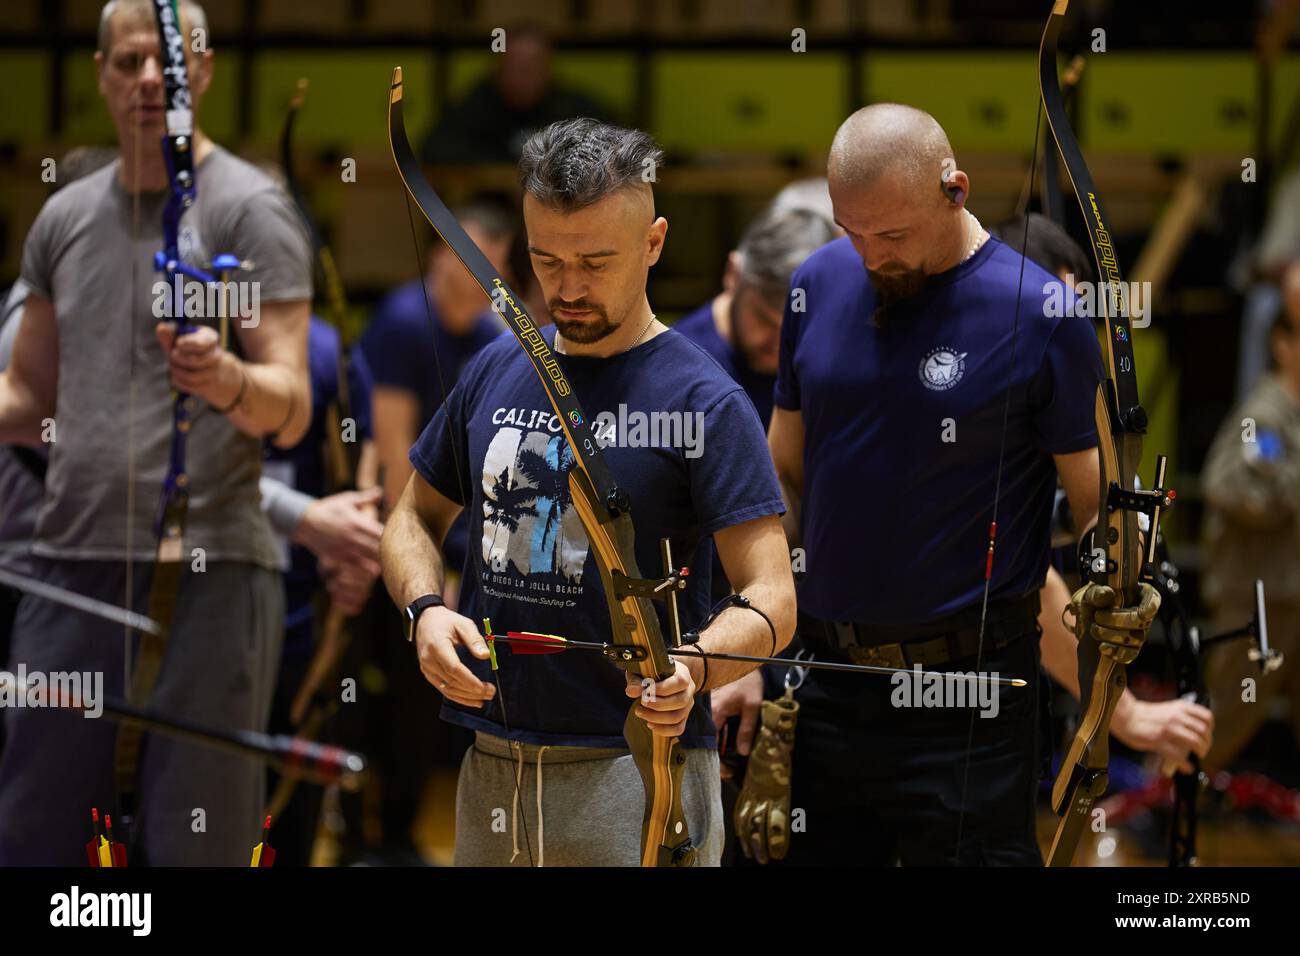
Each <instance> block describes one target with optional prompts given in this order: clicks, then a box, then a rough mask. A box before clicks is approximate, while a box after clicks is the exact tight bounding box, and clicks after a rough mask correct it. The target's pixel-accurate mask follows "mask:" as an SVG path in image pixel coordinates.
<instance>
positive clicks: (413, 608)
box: [406, 594, 447, 641]
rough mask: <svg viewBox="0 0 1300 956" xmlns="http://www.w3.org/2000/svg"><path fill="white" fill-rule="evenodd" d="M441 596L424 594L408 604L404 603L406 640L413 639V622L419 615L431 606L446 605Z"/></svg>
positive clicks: (418, 618) (414, 622)
mask: <svg viewBox="0 0 1300 956" xmlns="http://www.w3.org/2000/svg"><path fill="white" fill-rule="evenodd" d="M446 606H447V605H446V604H445V603H444V602H443V600H442V598H441V597H439V596H438V595H436V594H426V595H424V596H423V597H418V598H416V599H415V600H414V601H412V602H411V603H410V604H408V605H406V639H407V641H414V640H415V624H416V622H417V621H419V620H420V615H421V614H423V613H424V612H425V611H427V610H428V609H429V608H431V607H446Z"/></svg>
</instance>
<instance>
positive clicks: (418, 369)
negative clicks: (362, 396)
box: [360, 281, 505, 424]
mask: <svg viewBox="0 0 1300 956" xmlns="http://www.w3.org/2000/svg"><path fill="white" fill-rule="evenodd" d="M430 309H433V318H432V320H430V317H429V310H430ZM437 316H438V313H437V306H436V305H434V304H433V302H432V300H430V301H429V304H428V305H427V306H426V304H425V297H424V288H423V283H421V282H418V281H417V282H408V283H407V284H406V285H403V286H399V287H398V288H396V289H394V290H393V291H392V292H390V293H389V294H388V295H387V296H385V297H384V299H383V301H381V302H380V303H379V306H378V308H376V309H375V314H374V316H373V317H372V318H371V320H370V324H369V325H368V326H367V327H366V331H365V334H364V335H362V336H361V342H360V348H361V350H362V351H363V352H365V353H366V358H367V359H368V360H369V362H370V370H371V372H372V373H373V374H374V377H375V384H376V385H387V386H389V387H392V388H400V389H404V390H406V391H408V392H414V393H415V394H416V395H418V396H419V398H420V421H421V422H422V423H425V424H427V423H428V421H429V419H431V418H432V417H433V413H434V412H436V411H437V410H438V406H440V405H441V404H442V395H443V393H442V385H439V381H438V363H437V359H439V358H441V359H442V364H441V370H442V384H443V385H445V386H446V389H447V391H448V392H450V391H451V389H452V387H453V386H454V385H455V384H456V380H457V378H459V377H460V374H461V372H462V371H463V370H464V368H465V365H466V364H467V363H468V362H469V360H470V359H471V358H473V357H474V356H475V355H476V354H477V353H478V351H479V350H480V349H482V348H483V346H485V345H487V344H488V343H489V342H491V341H492V340H493V339H494V338H496V337H497V336H498V335H500V334H501V333H502V332H503V331H505V326H504V325H503V324H502V321H501V318H500V316H498V315H497V314H496V313H495V312H493V311H492V310H491V309H489V308H487V307H486V300H485V305H484V311H483V314H482V315H481V316H479V320H478V324H477V325H475V326H474V328H473V329H472V330H471V331H470V333H469V334H468V335H452V334H451V333H450V332H448V331H447V330H446V329H445V328H443V326H442V323H441V322H439V321H438V318H437Z"/></svg>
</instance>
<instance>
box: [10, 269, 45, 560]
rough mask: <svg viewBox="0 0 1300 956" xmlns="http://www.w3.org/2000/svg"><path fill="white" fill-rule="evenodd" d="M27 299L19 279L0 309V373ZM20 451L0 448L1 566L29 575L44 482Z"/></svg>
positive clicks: (36, 455) (36, 452) (34, 453)
mask: <svg viewBox="0 0 1300 956" xmlns="http://www.w3.org/2000/svg"><path fill="white" fill-rule="evenodd" d="M26 301H27V285H26V283H24V282H23V281H22V280H21V279H19V280H18V281H17V282H15V283H14V286H13V288H12V289H11V290H10V291H9V296H8V298H7V299H6V300H5V303H4V309H3V311H0V372H3V371H4V370H5V369H6V368H8V367H9V363H10V361H12V359H13V354H14V339H16V338H17V337H18V326H19V325H21V324H22V323H21V322H20V321H19V320H20V319H21V318H22V314H23V304H24V303H25V302H26ZM29 451H30V457H29V458H28V459H27V460H28V461H35V460H37V459H41V460H43V459H44V458H45V449H44V448H39V449H37V448H33V449H30V450H29ZM19 454H20V452H19V451H17V450H15V449H14V448H12V447H6V448H0V566H3V567H6V568H10V569H11V570H14V571H17V572H19V573H20V574H27V575H30V574H31V573H32V567H31V565H30V563H29V562H28V560H27V548H28V547H30V545H31V541H32V534H33V533H34V532H35V530H36V514H37V512H38V511H39V510H40V507H41V499H42V497H44V495H45V485H44V483H43V482H42V481H41V479H40V477H38V476H37V475H36V474H35V473H34V472H33V471H32V469H31V468H30V467H29V466H28V465H27V464H24V462H23V461H22V460H20V458H19Z"/></svg>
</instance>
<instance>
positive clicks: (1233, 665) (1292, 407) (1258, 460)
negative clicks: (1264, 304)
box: [1201, 261, 1300, 770]
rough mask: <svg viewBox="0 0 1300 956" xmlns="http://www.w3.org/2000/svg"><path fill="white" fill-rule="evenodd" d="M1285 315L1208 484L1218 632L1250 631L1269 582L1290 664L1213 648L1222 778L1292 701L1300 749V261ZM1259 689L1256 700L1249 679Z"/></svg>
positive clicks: (1208, 586) (1215, 753)
mask: <svg viewBox="0 0 1300 956" xmlns="http://www.w3.org/2000/svg"><path fill="white" fill-rule="evenodd" d="M1282 294H1283V311H1282V312H1281V314H1280V315H1279V316H1278V317H1277V320H1276V321H1275V323H1274V325H1273V330H1272V333H1271V337H1270V345H1271V348H1272V356H1273V369H1272V371H1270V372H1268V373H1266V374H1265V375H1264V376H1263V377H1262V378H1260V380H1259V381H1258V382H1257V383H1256V384H1255V386H1254V388H1253V389H1252V390H1251V393H1250V395H1249V396H1248V397H1247V399H1246V400H1245V401H1244V402H1243V403H1241V404H1240V405H1239V406H1238V407H1237V408H1236V409H1234V411H1233V412H1232V414H1230V415H1229V416H1228V417H1227V419H1226V420H1225V421H1224V422H1223V425H1222V426H1221V427H1220V429H1219V433H1218V435H1217V436H1216V437H1215V439H1214V444H1213V445H1212V446H1211V448H1210V453H1209V456H1208V457H1207V459H1206V462H1205V470H1204V472H1203V473H1202V476H1201V482H1202V488H1203V490H1204V494H1205V500H1206V504H1207V506H1208V515H1207V520H1206V523H1205V597H1206V601H1207V603H1209V605H1210V606H1211V608H1212V609H1213V612H1214V613H1213V620H1212V626H1211V628H1210V632H1211V633H1221V632H1224V631H1228V630H1233V629H1235V628H1238V627H1240V626H1241V622H1242V621H1245V620H1249V619H1250V618H1251V616H1252V614H1253V610H1254V581H1255V579H1256V578H1259V579H1260V580H1262V581H1263V582H1264V590H1265V594H1266V595H1267V601H1268V637H1269V641H1270V642H1271V644H1272V645H1273V648H1274V649H1275V650H1277V651H1279V652H1281V653H1282V655H1283V658H1284V659H1283V662H1282V664H1281V666H1280V667H1278V668H1277V669H1276V670H1274V671H1273V672H1272V673H1269V674H1264V675H1262V676H1261V675H1259V674H1258V673H1257V672H1255V671H1254V670H1253V669H1251V668H1247V667H1244V666H1243V664H1242V661H1243V659H1244V656H1245V650H1244V649H1243V646H1242V644H1241V643H1240V642H1228V643H1225V644H1221V645H1219V646H1217V647H1212V648H1211V649H1210V651H1209V652H1208V654H1207V662H1206V683H1207V686H1208V689H1209V692H1210V698H1211V703H1212V704H1213V705H1214V707H1215V708H1216V709H1217V710H1218V712H1219V726H1220V732H1219V735H1218V739H1217V740H1216V741H1215V744H1214V747H1213V748H1212V749H1211V750H1210V753H1209V755H1208V757H1207V758H1206V761H1205V763H1206V768H1207V769H1212V770H1218V769H1223V768H1224V767H1226V766H1227V765H1228V764H1230V763H1231V762H1232V760H1233V759H1234V758H1235V757H1236V756H1237V755H1238V754H1239V753H1240V752H1241V750H1242V749H1243V748H1244V747H1245V746H1246V745H1247V744H1248V743H1249V742H1250V741H1251V739H1252V738H1253V737H1254V736H1255V734H1256V733H1257V732H1258V731H1259V729H1260V727H1261V726H1262V725H1263V724H1264V723H1265V721H1267V720H1268V719H1269V717H1270V715H1271V714H1272V712H1273V711H1274V709H1275V706H1274V705H1277V704H1280V702H1281V701H1285V702H1286V705H1289V715H1288V720H1289V723H1290V727H1291V732H1292V735H1293V737H1294V739H1295V740H1296V741H1297V742H1300V707H1297V701H1300V660H1298V659H1297V655H1300V261H1297V262H1293V263H1292V264H1291V265H1290V266H1289V267H1288V268H1287V270H1286V272H1285V273H1284V274H1283V278H1282ZM1246 676H1249V677H1250V678H1252V679H1253V680H1254V681H1257V682H1258V688H1257V690H1252V691H1250V692H1248V688H1247V685H1245V683H1244V681H1245V677H1246Z"/></svg>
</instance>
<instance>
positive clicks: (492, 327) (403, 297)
mask: <svg viewBox="0 0 1300 956" xmlns="http://www.w3.org/2000/svg"><path fill="white" fill-rule="evenodd" d="M430 310H433V318H432V320H431V319H430ZM437 315H438V313H437V306H436V305H434V303H433V301H432V300H431V299H430V300H429V302H428V304H427V305H426V302H425V296H424V288H423V284H422V283H420V282H408V283H407V284H406V285H403V286H399V287H398V288H396V289H394V290H393V291H392V292H390V293H389V294H388V295H387V296H386V297H385V298H384V300H383V301H382V302H380V303H379V307H378V308H377V309H376V310H375V314H374V316H373V317H372V318H371V320H370V325H369V326H368V327H367V328H366V331H365V334H364V335H363V336H362V337H361V342H360V348H361V349H362V350H363V351H364V352H365V353H366V358H368V359H369V360H370V369H371V371H372V372H373V374H374V377H375V384H376V385H384V386H387V387H389V388H399V389H402V390H403V391H407V392H411V393H412V394H414V395H415V396H417V397H418V398H419V401H420V424H421V425H427V424H428V422H429V420H430V419H431V418H433V413H434V412H436V411H437V410H438V407H439V406H440V405H441V404H442V398H443V389H444V388H445V389H446V390H447V391H448V392H450V391H451V390H452V388H453V387H454V386H455V385H456V381H457V379H459V378H460V375H461V373H462V372H463V371H464V370H465V366H466V365H467V364H468V363H469V360H470V359H472V358H473V357H474V356H475V355H477V354H478V353H479V351H480V350H481V349H482V348H483V346H485V345H487V344H488V343H489V342H491V341H492V340H493V339H495V338H496V337H497V336H498V335H500V334H501V333H502V332H504V331H505V325H504V323H503V322H502V320H501V317H500V316H498V315H497V314H496V313H495V312H493V311H492V310H491V309H488V308H485V309H484V312H483V314H482V315H480V316H479V319H478V323H477V324H476V325H475V326H474V328H473V329H472V330H471V331H470V332H469V334H467V335H452V334H451V333H450V332H448V331H447V330H446V329H445V328H443V325H442V323H441V322H439V321H438V318H437ZM439 359H441V363H440V364H439V361H438V360H439ZM440 370H441V378H439V371H440ZM468 540H469V539H468V535H467V532H466V531H465V522H464V520H463V519H459V518H458V519H457V520H456V523H455V524H454V525H452V527H451V530H450V531H448V533H447V540H446V542H444V547H445V549H446V553H447V555H448V557H449V558H450V559H452V560H453V563H454V564H456V565H459V564H460V563H461V562H462V561H463V560H464V558H465V549H466V548H467V547H468V546H469V543H468ZM507 706H508V705H507Z"/></svg>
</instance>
